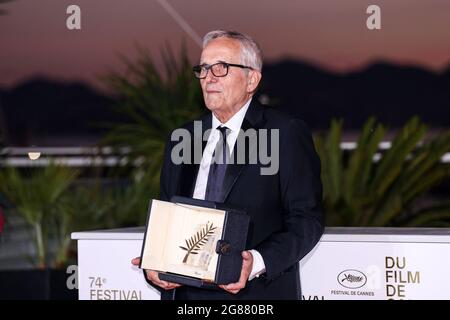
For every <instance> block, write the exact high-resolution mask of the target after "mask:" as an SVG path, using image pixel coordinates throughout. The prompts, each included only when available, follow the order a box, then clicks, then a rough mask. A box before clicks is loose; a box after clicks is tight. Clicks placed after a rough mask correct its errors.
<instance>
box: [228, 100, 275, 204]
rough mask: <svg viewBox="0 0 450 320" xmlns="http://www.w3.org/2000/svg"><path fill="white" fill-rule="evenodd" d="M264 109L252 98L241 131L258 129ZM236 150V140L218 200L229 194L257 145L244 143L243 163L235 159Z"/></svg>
mask: <svg viewBox="0 0 450 320" xmlns="http://www.w3.org/2000/svg"><path fill="white" fill-rule="evenodd" d="M265 121H266V120H265V119H264V109H263V107H262V106H260V105H259V104H258V103H257V102H256V99H253V100H252V102H251V103H250V106H249V108H248V110H247V113H246V114H245V118H244V121H243V122H242V126H241V129H242V131H244V132H245V131H246V130H248V129H255V130H258V129H259V128H261V127H262V126H263V125H264V123H265ZM241 137H242V132H240V133H239V135H238V139H240V138H241ZM236 150H237V141H236V143H235V144H234V148H233V152H232V156H234V162H233V163H232V164H229V165H228V166H227V171H226V174H225V179H224V182H223V185H222V190H223V192H222V197H221V199H220V202H222V203H223V202H225V200H226V199H227V197H228V195H229V194H230V192H231V190H232V189H233V186H234V184H235V183H236V181H237V179H238V178H239V176H240V174H241V173H242V170H243V169H244V168H245V166H247V165H248V163H249V162H248V161H249V159H252V154H253V153H254V152H256V151H257V145H256V144H253V145H248V144H246V147H245V163H244V164H242V163H241V164H240V163H237V161H236Z"/></svg>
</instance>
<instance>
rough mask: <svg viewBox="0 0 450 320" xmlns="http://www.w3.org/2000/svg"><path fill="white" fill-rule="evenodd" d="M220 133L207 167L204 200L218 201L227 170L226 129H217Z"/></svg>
mask: <svg viewBox="0 0 450 320" xmlns="http://www.w3.org/2000/svg"><path fill="white" fill-rule="evenodd" d="M217 130H219V131H220V137H219V141H217V145H216V148H215V150H214V154H213V156H212V159H211V165H210V166H209V174H208V183H207V184H206V192H205V200H209V201H219V200H220V198H221V195H222V184H223V180H224V178H225V171H226V170H227V162H228V159H229V154H230V152H229V148H228V145H227V133H228V132H227V131H228V130H229V129H228V128H227V127H221V126H219V127H217Z"/></svg>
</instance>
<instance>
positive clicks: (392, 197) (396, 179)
mask: <svg viewBox="0 0 450 320" xmlns="http://www.w3.org/2000/svg"><path fill="white" fill-rule="evenodd" d="M342 126H343V122H342V120H333V121H332V123H331V128H330V130H329V132H328V134H326V135H319V136H317V137H316V138H315V144H316V147H317V151H318V153H319V156H320V158H321V161H322V182H323V187H324V205H325V211H326V215H327V225H329V226H376V227H382V226H410V227H415V226H438V225H448V224H450V202H447V203H445V202H444V203H438V204H432V205H429V204H428V205H427V204H425V205H424V204H420V200H421V199H422V198H423V196H424V195H425V194H426V193H427V192H428V191H429V190H430V189H431V188H432V187H433V186H436V185H437V184H438V183H439V182H441V181H442V180H443V179H444V178H446V177H447V178H448V177H449V176H450V166H449V164H444V163H441V161H440V159H441V157H442V156H443V155H444V154H445V153H446V152H449V151H450V131H446V132H443V133H441V134H440V135H438V136H436V137H431V138H429V139H425V138H426V132H427V128H426V126H425V125H424V124H423V123H421V122H420V121H419V119H418V118H417V117H414V118H412V119H411V120H409V121H408V122H407V123H406V124H405V126H404V127H403V128H402V129H401V130H400V132H399V133H398V134H397V135H396V136H395V138H394V139H393V141H392V145H391V147H390V148H389V149H388V150H387V151H385V152H384V153H383V154H382V155H381V158H380V159H379V160H377V161H374V157H375V156H376V153H377V151H378V146H379V144H380V142H381V141H382V139H383V137H384V136H385V134H386V128H385V127H384V126H383V125H382V124H379V123H376V121H375V119H374V118H370V119H369V120H368V121H367V122H366V124H365V125H364V127H363V129H362V132H361V135H360V136H359V139H358V142H357V147H356V149H354V150H353V151H352V152H350V153H349V154H346V153H344V152H343V151H342V150H341V148H340V143H341V136H342Z"/></svg>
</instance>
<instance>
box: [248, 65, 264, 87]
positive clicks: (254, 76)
mask: <svg viewBox="0 0 450 320" xmlns="http://www.w3.org/2000/svg"><path fill="white" fill-rule="evenodd" d="M261 78H262V74H261V72H259V71H258V70H250V72H249V77H248V83H247V92H254V91H256V88H258V85H259V82H260V81H261Z"/></svg>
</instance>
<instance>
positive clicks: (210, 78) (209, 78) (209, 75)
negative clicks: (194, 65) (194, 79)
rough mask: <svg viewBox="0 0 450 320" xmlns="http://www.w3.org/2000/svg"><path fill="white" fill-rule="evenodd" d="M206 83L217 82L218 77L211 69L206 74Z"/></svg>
mask: <svg viewBox="0 0 450 320" xmlns="http://www.w3.org/2000/svg"><path fill="white" fill-rule="evenodd" d="M205 80H206V83H211V82H212V83H215V82H217V77H216V76H215V75H214V74H213V73H212V71H211V70H208V73H207V74H206V78H205Z"/></svg>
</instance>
